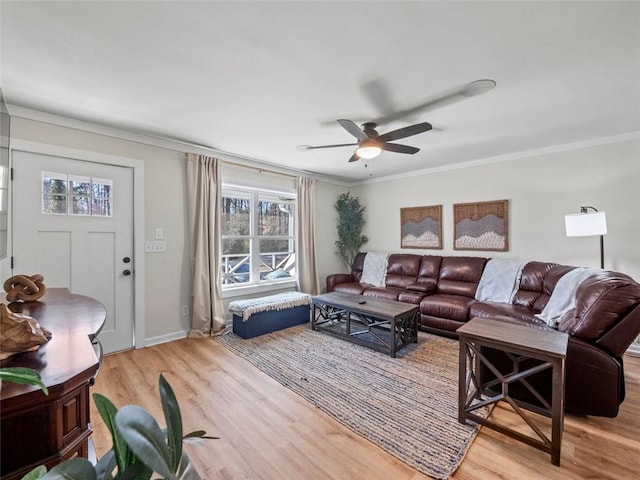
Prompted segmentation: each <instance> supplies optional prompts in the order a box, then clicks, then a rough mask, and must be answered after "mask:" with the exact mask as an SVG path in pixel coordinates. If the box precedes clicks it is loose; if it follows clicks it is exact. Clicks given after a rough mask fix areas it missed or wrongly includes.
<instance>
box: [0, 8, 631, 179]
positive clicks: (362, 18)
mask: <svg viewBox="0 0 640 480" xmlns="http://www.w3.org/2000/svg"><path fill="white" fill-rule="evenodd" d="M0 17H1V18H0V20H1V27H2V33H1V35H2V36H1V44H0V46H1V51H0V53H1V68H2V70H1V76H0V79H1V87H2V90H3V92H4V96H5V98H6V100H7V102H8V103H9V104H14V105H19V106H24V107H29V108H33V109H36V110H41V111H45V112H50V113H55V114H60V115H64V116H67V117H71V118H77V119H81V120H87V121H92V122H96V123H101V124H105V125H109V126H117V127H121V128H125V129H127V130H132V131H138V132H148V133H152V134H155V135H159V136H166V137H170V138H174V139H179V140H182V141H187V142H193V143H197V144H201V145H206V146H209V147H212V148H214V149H217V150H220V151H225V152H231V153H234V154H238V155H241V156H246V157H249V158H254V159H258V160H261V161H265V162H268V163H272V164H275V165H282V166H286V167H289V168H295V169H298V170H305V171H310V172H316V173H319V174H323V175H327V176H333V177H338V178H342V179H345V180H347V181H356V180H360V179H365V178H368V177H369V174H370V168H368V167H365V161H364V160H361V161H359V162H354V163H351V164H350V163H348V162H347V160H348V159H349V157H350V156H351V154H352V151H353V149H351V148H336V149H327V150H315V151H310V152H300V151H298V150H296V148H295V147H296V146H297V145H299V144H313V145H321V144H333V143H348V142H351V141H353V140H354V139H353V137H351V136H350V135H349V134H348V133H347V132H346V131H345V130H344V129H342V128H341V127H340V126H339V125H338V124H337V123H336V122H335V120H336V119H338V118H349V119H353V120H355V121H356V122H357V123H361V122H363V121H365V120H368V119H373V118H376V117H379V116H380V115H381V112H380V110H379V109H378V108H376V105H375V100H374V99H372V98H371V97H370V96H367V94H366V89H365V88H364V85H365V84H366V83H367V82H371V81H374V82H377V83H376V85H378V86H382V87H386V88H388V90H389V91H390V92H391V97H390V99H391V101H392V102H393V106H394V108H396V109H398V110H401V109H406V108H410V107H412V106H415V105H417V104H420V103H423V102H425V101H428V100H431V99H433V98H437V97H439V96H441V95H444V94H445V93H447V92H450V91H451V89H452V88H458V87H461V86H462V85H464V84H466V83H468V82H471V81H473V80H477V79H483V78H490V79H493V80H495V81H496V82H497V87H496V88H495V89H494V90H492V91H490V92H488V93H486V94H484V95H481V96H477V97H471V98H463V97H460V99H459V101H456V102H453V103H448V104H446V105H441V106H440V107H439V108H428V109H425V110H423V111H421V112H419V113H418V114H415V115H413V116H412V117H411V118H408V119H405V120H404V121H401V122H394V123H391V124H387V125H381V126H380V127H379V129H378V131H379V132H381V133H383V132H386V131H389V130H393V129H395V128H400V127H403V126H406V125H409V124H411V123H417V122H423V121H428V122H430V123H431V124H432V125H433V127H434V130H433V131H430V132H427V133H423V134H420V135H418V136H415V137H411V138H408V139H404V140H402V141H398V143H406V144H409V145H414V146H416V147H419V148H420V149H421V151H420V152H419V153H417V154H415V155H403V154H397V153H389V152H385V153H383V155H382V156H380V157H379V158H377V159H375V160H373V161H371V162H370V166H371V167H372V168H373V175H374V176H375V177H381V176H386V175H391V174H397V173H404V172H410V171H414V170H422V169H428V168H432V167H440V166H447V165H453V164H455V163H458V162H466V161H470V160H476V159H483V158H489V157H493V156H497V155H508V154H513V153H515V152H521V151H528V150H535V149H540V148H548V147H552V146H556V145H563V144H569V143H574V142H583V141H587V140H593V139H597V138H601V137H607V136H610V135H617V134H623V133H628V132H638V131H640V3H639V2H620V3H618V2H611V1H602V2H519V1H518V2H516V1H514V2H481V1H474V2H427V1H425V2H416V1H413V2H402V1H389V2H374V1H369V2H363V1H358V2H328V1H325V2H310V1H299V2H275V1H262V2H238V1H236V2H231V1H229V2H213V1H208V2H206V1H205V2H202V1H201V2H190V1H178V2H153V1H151V2H150V1H143V2H132V1H129V2H107V1H104V2H103V1H91V2H55V1H47V2H11V1H5V0H2V2H1V5H0ZM379 101H380V99H379Z"/></svg>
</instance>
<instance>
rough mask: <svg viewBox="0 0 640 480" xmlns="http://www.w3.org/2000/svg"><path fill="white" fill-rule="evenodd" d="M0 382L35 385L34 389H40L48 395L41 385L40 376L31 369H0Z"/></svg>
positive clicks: (45, 388)
mask: <svg viewBox="0 0 640 480" xmlns="http://www.w3.org/2000/svg"><path fill="white" fill-rule="evenodd" d="M0 380H4V381H6V382H11V383H19V384H22V385H35V386H36V387H40V390H42V391H43V392H44V394H45V395H49V390H48V389H47V386H46V385H45V384H44V383H42V379H41V377H40V374H39V373H38V372H36V371H35V370H33V369H31V368H24V367H6V368H0Z"/></svg>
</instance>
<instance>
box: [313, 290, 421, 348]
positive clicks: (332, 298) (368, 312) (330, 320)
mask: <svg viewBox="0 0 640 480" xmlns="http://www.w3.org/2000/svg"><path fill="white" fill-rule="evenodd" d="M311 302H312V305H313V314H312V315H311V328H312V329H313V330H318V331H322V332H325V333H329V334H330V335H334V336H336V337H339V338H343V339H345V340H348V341H350V342H353V343H357V344H359V345H363V346H366V347H369V348H372V349H374V350H377V351H379V352H383V353H388V354H389V355H390V356H391V357H393V358H395V356H396V352H397V351H398V350H400V349H401V348H402V347H404V346H405V345H408V344H410V343H417V342H418V315H419V313H418V305H414V304H412V303H405V302H396V301H395V300H387V299H383V298H374V297H365V296H362V295H353V294H349V293H337V292H331V293H325V294H322V295H316V296H315V297H312V299H311Z"/></svg>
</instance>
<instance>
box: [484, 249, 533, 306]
mask: <svg viewBox="0 0 640 480" xmlns="http://www.w3.org/2000/svg"><path fill="white" fill-rule="evenodd" d="M526 263H527V262H525V261H524V260H521V259H519V258H492V259H491V260H489V261H488V262H487V265H486V266H485V268H484V271H483V272H482V277H481V278H480V283H478V289H477V290H476V300H481V301H484V302H503V303H511V300H512V298H513V295H514V294H515V292H516V291H517V290H518V285H519V284H520V277H521V276H522V269H523V268H524V266H525V265H526Z"/></svg>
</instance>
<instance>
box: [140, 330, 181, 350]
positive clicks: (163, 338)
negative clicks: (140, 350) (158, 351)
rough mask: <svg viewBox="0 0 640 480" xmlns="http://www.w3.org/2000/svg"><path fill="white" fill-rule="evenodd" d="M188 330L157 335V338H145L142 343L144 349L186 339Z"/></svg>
mask: <svg viewBox="0 0 640 480" xmlns="http://www.w3.org/2000/svg"><path fill="white" fill-rule="evenodd" d="M188 334H189V330H181V331H179V332H173V333H167V334H165V335H158V336H157V337H151V338H147V339H146V340H145V341H144V346H145V347H152V346H153V345H160V344H161V343H167V342H173V341H174V340H181V339H183V338H187V335H188Z"/></svg>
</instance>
